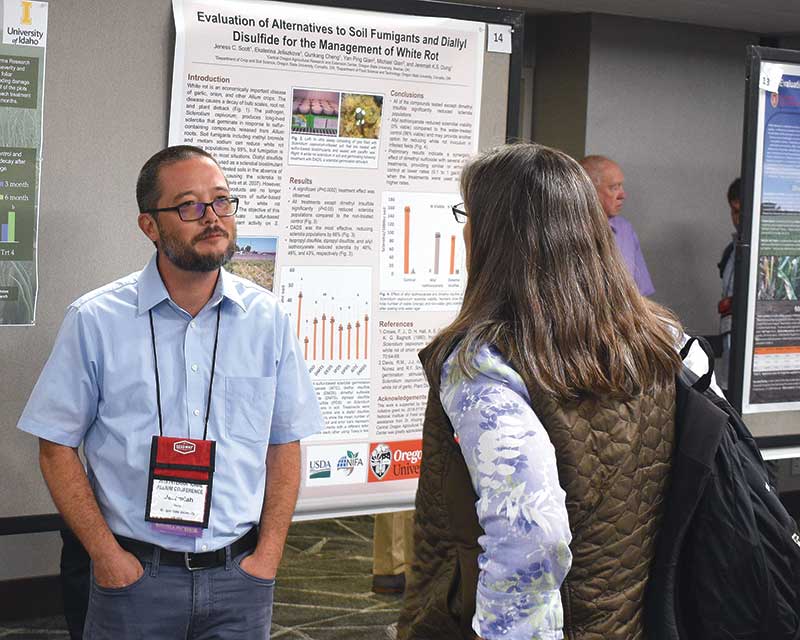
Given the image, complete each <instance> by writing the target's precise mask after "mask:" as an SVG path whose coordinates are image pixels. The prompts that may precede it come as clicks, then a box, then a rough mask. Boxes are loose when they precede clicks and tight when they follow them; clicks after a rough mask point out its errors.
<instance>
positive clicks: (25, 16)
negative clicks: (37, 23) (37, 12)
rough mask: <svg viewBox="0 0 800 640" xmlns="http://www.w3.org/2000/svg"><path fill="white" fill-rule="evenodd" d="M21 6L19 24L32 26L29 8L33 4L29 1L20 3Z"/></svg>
mask: <svg viewBox="0 0 800 640" xmlns="http://www.w3.org/2000/svg"><path fill="white" fill-rule="evenodd" d="M20 4H21V5H22V18H20V21H19V22H20V24H28V25H30V24H33V18H32V17H31V7H32V6H33V2H30V0H23V1H22V2H20Z"/></svg>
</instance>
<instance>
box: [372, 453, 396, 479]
mask: <svg viewBox="0 0 800 640" xmlns="http://www.w3.org/2000/svg"><path fill="white" fill-rule="evenodd" d="M391 465H392V450H391V449H390V448H389V447H388V446H387V445H385V444H379V445H378V446H377V447H375V448H374V449H373V450H372V453H371V454H370V456H369V468H370V470H371V471H372V473H374V474H375V477H376V478H378V480H382V479H383V477H384V476H385V475H386V472H387V471H389V467H390V466H391Z"/></svg>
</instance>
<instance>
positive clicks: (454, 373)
mask: <svg viewBox="0 0 800 640" xmlns="http://www.w3.org/2000/svg"><path fill="white" fill-rule="evenodd" d="M463 350H464V347H462V345H458V346H457V347H456V348H455V349H454V350H453V352H452V353H451V354H450V355H449V356H448V358H447V360H446V361H445V363H444V366H443V367H442V375H441V389H442V395H446V394H447V392H448V391H452V390H456V389H462V390H464V389H475V388H477V387H482V388H485V387H491V386H498V385H499V386H503V387H508V388H510V389H511V390H513V391H515V392H516V393H518V394H520V395H522V396H523V397H524V398H525V399H526V400H528V391H527V388H526V386H525V383H524V381H523V380H522V377H521V376H520V375H519V373H517V371H516V370H515V369H514V367H513V366H512V365H511V364H510V363H509V361H508V359H507V358H506V357H505V356H504V355H503V353H502V352H501V351H500V349H498V348H497V347H496V346H494V345H491V344H482V345H480V346H479V347H478V348H475V349H470V351H469V352H464V351H463ZM462 363H463V364H465V365H466V368H465V367H464V366H462Z"/></svg>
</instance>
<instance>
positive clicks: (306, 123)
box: [169, 0, 517, 518]
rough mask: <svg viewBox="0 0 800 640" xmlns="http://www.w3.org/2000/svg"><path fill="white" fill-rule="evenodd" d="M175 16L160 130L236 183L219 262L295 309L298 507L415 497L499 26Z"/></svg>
mask: <svg viewBox="0 0 800 640" xmlns="http://www.w3.org/2000/svg"><path fill="white" fill-rule="evenodd" d="M173 13H174V17H175V25H176V35H177V37H176V44H175V62H174V68H173V88H172V108H171V111H170V137H169V143H170V144H173V145H174V144H196V145H199V146H202V147H203V148H205V149H206V150H208V151H210V152H211V153H212V154H213V155H214V156H215V157H216V158H218V159H219V160H220V164H221V166H222V167H223V168H225V170H226V175H227V178H228V181H229V183H230V185H231V190H232V191H233V192H234V193H236V194H237V195H239V194H241V195H243V196H244V198H243V201H244V203H245V205H246V206H245V207H242V209H243V211H242V215H240V216H239V217H238V218H237V229H238V234H239V239H238V241H237V246H236V251H235V253H234V256H233V260H232V262H231V263H230V265H229V266H228V268H229V270H231V271H232V272H233V273H235V274H237V275H240V276H243V277H245V278H248V279H251V280H253V281H254V282H256V283H257V284H259V285H261V286H263V287H265V288H266V289H268V290H269V291H272V292H273V293H274V294H275V295H276V296H277V297H278V299H279V301H280V303H281V306H282V308H283V310H284V311H285V312H286V313H287V314H289V316H290V318H291V324H292V326H293V327H294V326H295V325H296V337H297V339H298V341H300V343H301V349H302V350H303V354H304V356H303V357H304V359H305V362H306V364H307V366H308V371H309V374H310V375H311V378H312V381H313V384H314V388H315V391H316V393H317V397H318V398H319V401H320V405H321V409H322V415H323V418H324V421H325V425H326V426H325V430H324V431H323V432H322V433H320V434H315V435H312V436H309V437H308V438H306V439H304V440H303V442H301V449H302V461H303V462H302V469H303V471H302V473H301V485H300V497H299V500H298V504H297V512H296V515H297V517H298V518H322V517H343V516H347V515H354V514H358V513H374V512H376V511H380V510H384V509H388V508H391V509H406V508H411V507H413V504H414V499H415V494H416V487H417V478H418V476H419V469H420V461H421V447H422V444H421V439H420V438H421V431H422V421H423V414H424V408H425V397H426V395H427V392H428V384H427V381H426V380H425V376H424V374H423V371H422V367H421V366H420V364H419V362H418V360H417V357H416V353H417V352H418V351H419V349H421V348H423V347H424V346H425V345H426V344H427V343H428V342H429V341H430V339H431V338H432V337H433V335H435V334H436V333H437V332H438V331H439V330H440V329H441V328H442V327H443V326H445V325H447V324H448V323H449V322H450V321H451V320H452V318H453V317H454V316H455V315H456V314H457V313H458V309H459V307H460V305H461V298H462V295H463V286H464V283H465V274H466V271H465V269H464V262H463V249H462V246H461V238H460V237H461V232H462V228H461V227H460V225H459V224H458V223H456V222H454V220H453V219H452V216H451V212H450V208H451V206H452V205H453V204H454V203H456V202H459V201H460V199H461V198H460V195H459V187H458V176H459V173H460V171H461V168H462V166H463V164H464V162H465V161H466V159H467V158H468V157H470V156H472V155H474V154H475V153H477V152H478V150H479V149H480V143H479V138H480V130H481V120H482V119H483V118H486V116H487V109H488V110H489V114H490V115H491V114H492V113H494V111H495V109H492V108H491V106H487V105H491V104H492V101H494V100H495V99H496V98H497V94H496V93H495V95H492V96H490V97H489V98H490V101H489V102H484V101H483V99H482V91H483V85H484V61H485V59H486V58H487V54H489V53H492V52H494V53H498V54H508V53H511V51H512V47H511V42H510V41H509V40H510V38H511V37H512V34H513V29H512V28H511V27H510V26H508V25H505V26H504V25H496V24H494V23H493V22H489V23H487V22H486V21H484V20H464V19H462V18H458V19H454V18H450V17H440V16H420V15H409V14H401V13H391V12H388V11H386V7H381V11H380V12H376V11H374V10H370V11H364V10H358V9H350V8H345V7H342V6H337V7H335V8H334V7H322V6H318V5H317V6H315V5H307V4H304V3H300V4H291V5H290V4H287V3H285V2H268V1H261V0H259V1H254V0H227V1H226V2H225V3H220V2H219V1H218V0H173ZM287 33H288V35H287ZM303 34H307V35H303ZM242 43H244V44H242ZM254 43H255V44H254ZM407 43H411V44H407ZM331 51H333V52H334V53H330V52H331ZM323 53H324V55H323ZM514 84H517V83H512V86H513V85H514ZM497 90H498V87H494V89H493V91H494V92H497ZM359 118H360V119H361V122H360V124H359ZM495 120H498V118H495ZM500 121H501V122H502V119H500ZM506 124H508V120H507V119H506ZM426 132H428V133H426ZM498 133H499V135H497V134H498ZM489 140H491V144H496V143H497V142H500V141H501V140H502V129H500V130H499V131H496V132H495V135H494V136H492V137H491V138H489ZM485 144H486V143H485ZM343 169H350V170H351V171H343ZM248 203H249V207H248V206H247V204H248ZM326 222H327V223H329V224H326ZM337 225H341V226H337ZM267 237H268V238H269V239H270V240H271V244H270V246H269V247H268V248H262V245H265V242H264V239H265V238H267ZM257 245H258V246H257ZM254 252H255V253H254ZM256 254H257V255H258V257H259V259H261V258H262V257H265V258H264V259H263V260H262V261H261V262H257V261H256V259H255V258H253V257H252V256H254V255H256ZM448 258H449V259H448ZM267 262H269V266H268V267H265V268H262V272H263V273H262V272H258V271H257V269H256V266H255V265H257V264H261V263H265V264H266V263H267ZM448 265H449V267H448ZM335 322H337V323H338V325H336V324H335ZM328 325H330V326H328ZM337 326H338V351H337V350H335V344H336V343H337V335H336V327H337ZM351 333H352V335H351ZM345 335H346V340H345ZM351 342H352V345H353V348H352V350H351ZM345 344H346V348H344V345H345Z"/></svg>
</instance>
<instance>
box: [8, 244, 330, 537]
mask: <svg viewBox="0 0 800 640" xmlns="http://www.w3.org/2000/svg"><path fill="white" fill-rule="evenodd" d="M218 305H222V312H221V319H220V328H219V346H218V348H217V361H216V372H215V374H214V387H213V392H212V399H211V413H210V418H209V423H208V438H209V439H211V440H215V441H216V443H217V447H216V449H217V453H216V470H215V472H214V480H213V494H212V500H211V513H210V520H209V526H208V528H207V529H205V530H204V531H203V535H202V537H200V538H197V539H193V538H187V537H181V536H177V535H173V534H168V533H163V532H160V531H156V530H154V528H153V527H152V525H151V523H148V522H146V521H145V519H144V515H145V504H146V497H147V476H148V466H149V458H150V445H151V440H152V437H153V436H154V435H158V413H157V405H156V385H155V369H154V362H153V351H152V342H151V338H150V321H149V318H148V311H150V310H152V312H153V321H154V325H155V336H156V347H157V352H158V367H159V375H160V383H161V407H162V412H163V418H164V435H165V436H178V437H191V438H198V439H199V438H202V437H203V422H204V418H205V412H206V402H207V397H208V385H209V380H210V376H211V359H212V354H213V348H214V333H215V327H216V320H217V307H218ZM18 427H19V428H20V429H22V430H23V431H27V432H28V433H32V434H33V435H36V436H38V437H40V438H43V439H45V440H49V441H51V442H55V443H58V444H61V445H65V446H69V447H77V446H78V445H79V444H80V443H81V442H83V443H84V451H85V454H86V461H87V473H88V476H89V480H90V482H91V485H92V488H93V489H94V492H95V495H96V497H97V501H98V503H99V505H100V509H101V511H102V513H103V515H104V517H105V519H106V521H107V522H108V525H109V527H110V528H111V530H112V531H113V532H114V533H116V534H118V535H122V536H126V537H129V538H134V539H136V540H143V541H147V542H152V543H154V544H158V545H160V546H163V547H165V548H167V549H172V550H175V551H211V550H214V549H218V548H221V547H223V546H225V545H228V544H230V543H231V542H233V541H234V540H236V539H237V538H238V537H240V536H241V535H243V534H244V533H246V532H247V531H248V530H249V529H250V528H251V527H252V526H253V525H255V524H257V523H258V521H259V519H260V516H261V506H262V503H263V499H264V485H265V482H266V474H267V469H266V462H265V461H266V453H267V445H268V444H281V443H286V442H291V441H294V440H299V439H301V438H304V437H306V436H309V435H311V434H314V433H317V432H319V431H321V430H322V427H323V422H322V416H321V414H320V410H319V405H318V403H317V398H316V396H315V394H314V390H313V387H312V386H311V380H310V378H309V375H308V369H307V368H306V364H305V362H304V360H303V356H302V353H301V351H300V346H299V344H298V343H297V340H296V338H295V336H294V333H293V332H292V328H291V323H290V320H289V317H288V315H287V314H286V313H285V312H284V311H283V310H282V309H281V308H280V306H279V304H278V300H277V298H276V297H275V296H274V295H273V294H272V293H270V292H268V291H266V290H265V289H262V288H261V287H259V286H257V285H255V284H253V283H252V282H250V281H248V280H245V279H243V278H239V277H237V276H235V275H233V274H230V273H228V272H226V271H225V270H224V269H222V270H221V275H220V278H219V281H218V282H217V287H216V289H215V291H214V294H213V295H212V296H211V299H210V300H209V301H208V303H207V304H206V306H205V307H204V308H203V309H202V310H201V311H200V313H198V314H197V316H196V317H194V318H192V317H191V316H190V315H189V314H188V313H187V312H186V311H184V310H183V309H181V308H180V307H179V306H178V305H176V304H175V303H174V302H173V301H172V300H171V299H170V297H169V294H168V292H167V289H166V287H165V286H164V283H163V281H162V280H161V276H160V274H159V272H158V268H157V266H156V260H155V256H153V258H152V259H151V260H150V262H149V263H148V264H147V266H146V267H145V268H144V270H142V271H141V272H137V273H133V274H131V275H129V276H127V277H125V278H122V279H121V280H117V281H116V282H112V283H111V284H109V285H106V286H105V287H102V288H100V289H97V290H95V291H92V292H91V293H88V294H86V295H85V296H83V297H81V298H79V299H78V300H77V301H75V302H74V303H72V305H70V307H69V309H68V311H67V315H66V318H65V319H64V323H63V324H62V326H61V329H60V331H59V333H58V336H57V338H56V342H55V345H54V347H53V352H52V353H51V355H50V358H49V359H48V361H47V363H46V364H45V367H44V369H43V370H42V374H41V376H40V377H39V381H38V382H37V383H36V386H35V387H34V389H33V393H32V394H31V397H30V399H29V400H28V404H27V406H26V407H25V410H24V411H23V413H22V417H21V418H20V420H19V424H18Z"/></svg>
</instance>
